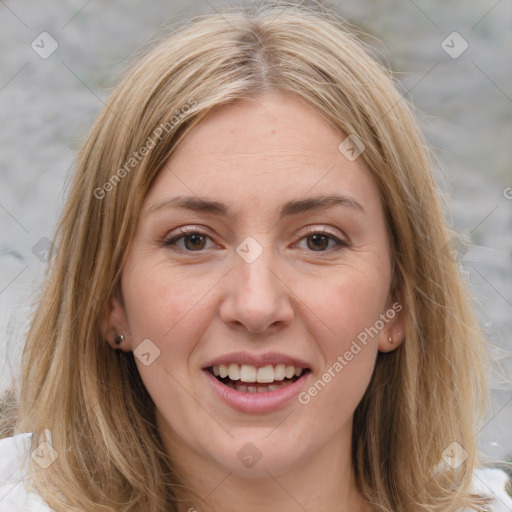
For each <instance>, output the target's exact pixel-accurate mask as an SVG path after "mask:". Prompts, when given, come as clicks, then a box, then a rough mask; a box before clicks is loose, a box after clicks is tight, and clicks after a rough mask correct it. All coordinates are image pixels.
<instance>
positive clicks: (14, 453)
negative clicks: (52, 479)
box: [0, 433, 512, 512]
mask: <svg viewBox="0 0 512 512" xmlns="http://www.w3.org/2000/svg"><path fill="white" fill-rule="evenodd" d="M31 436H32V434H31V433H24V434H17V435H15V436H13V437H6V438H4V439H0V512H54V510H53V509H51V508H50V507H49V506H48V505H47V504H46V503H45V502H44V501H43V499H42V498H41V496H39V494H35V493H34V492H30V493H29V492H27V490H26V489H25V485H24V479H25V477H26V474H27V465H26V463H27V462H28V461H27V460H26V459H25V465H24V466H23V468H21V465H22V463H23V462H24V461H23V458H24V457H26V455H27V454H28V450H29V449H30V441H31ZM50 442H51V439H50ZM40 446H41V447H42V449H41V450H39V451H38V450H34V452H33V453H32V457H34V458H35V457H40V458H41V459H40V460H41V461H42V462H41V464H42V465H43V464H49V463H50V462H51V461H52V458H55V457H58V454H56V452H55V451H53V453H52V448H51V444H49V445H46V446H42V445H40ZM55 454H56V455H55ZM508 480H509V479H508V476H507V475H506V473H505V472H504V471H502V470H500V469H492V468H485V469H475V471H474V473H473V489H472V490H473V492H479V493H481V494H484V495H486V496H491V497H493V501H492V505H491V509H490V510H491V512H512V499H511V498H510V496H509V495H508V494H507V492H506V490H505V486H506V484H507V482H508ZM462 512H470V511H468V510H466V511H462Z"/></svg>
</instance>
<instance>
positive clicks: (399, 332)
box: [379, 294, 405, 352]
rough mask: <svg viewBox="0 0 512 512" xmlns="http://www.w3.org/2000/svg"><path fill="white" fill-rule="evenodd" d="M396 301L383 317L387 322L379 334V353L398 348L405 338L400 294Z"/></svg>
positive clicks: (403, 313) (403, 314)
mask: <svg viewBox="0 0 512 512" xmlns="http://www.w3.org/2000/svg"><path fill="white" fill-rule="evenodd" d="M398 296H399V298H398V300H394V301H393V302H392V304H391V305H390V306H389V307H388V309H387V310H386V313H385V316H386V318H388V319H389V320H388V322H387V324H386V326H385V327H384V329H383V330H382V331H381V332H380V333H379V351H380V352H391V351H393V350H395V349H396V348H398V347H399V346H400V345H401V344H402V343H403V341H404V338H405V319H404V316H405V312H404V307H403V302H402V296H401V294H398Z"/></svg>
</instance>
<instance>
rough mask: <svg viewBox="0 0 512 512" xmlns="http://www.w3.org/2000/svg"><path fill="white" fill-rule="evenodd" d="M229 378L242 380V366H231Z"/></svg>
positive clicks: (232, 364)
mask: <svg viewBox="0 0 512 512" xmlns="http://www.w3.org/2000/svg"><path fill="white" fill-rule="evenodd" d="M229 378H230V379H231V380H240V366H238V365H237V364H234V363H231V364H230V365H229Z"/></svg>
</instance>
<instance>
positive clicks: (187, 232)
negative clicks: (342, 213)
mask: <svg viewBox="0 0 512 512" xmlns="http://www.w3.org/2000/svg"><path fill="white" fill-rule="evenodd" d="M178 231H179V233H180V234H179V235H174V236H171V237H170V238H166V239H165V240H163V241H162V243H163V245H164V246H165V247H168V248H171V249H172V250H177V251H181V252H188V253H194V252H199V253H200V252H204V250H205V249H203V250H198V251H189V250H187V249H181V248H178V247H176V242H178V241H179V240H181V239H182V238H183V239H185V238H186V237H188V236H192V235H201V236H205V237H207V238H210V239H211V237H210V236H209V235H208V234H207V233H205V232H203V231H200V230H198V229H196V228H190V229H186V228H178ZM313 235H323V236H327V237H328V238H330V239H331V240H334V241H335V242H336V245H337V247H334V248H331V249H330V250H329V249H328V250H325V251H311V252H312V253H331V252H336V251H340V250H342V249H345V248H347V247H349V244H348V243H347V242H345V241H343V240H340V239H339V238H338V237H336V236H334V235H333V234H332V233H329V231H327V230H325V229H323V230H322V229H307V230H306V234H305V235H304V236H303V237H302V238H301V239H300V240H304V239H305V238H309V237H311V236H313Z"/></svg>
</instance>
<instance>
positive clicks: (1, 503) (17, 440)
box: [0, 433, 53, 512]
mask: <svg viewBox="0 0 512 512" xmlns="http://www.w3.org/2000/svg"><path fill="white" fill-rule="evenodd" d="M31 438H32V434H31V433H24V434H17V435H14V436H12V437H6V438H4V439H0V512H53V511H52V509H51V508H50V507H49V506H48V505H47V504H46V503H45V502H44V501H43V499H42V498H41V497H40V496H39V495H38V494H35V493H34V492H28V491H27V489H26V488H25V480H26V478H27V465H28V461H29V456H30V453H29V451H30V446H31Z"/></svg>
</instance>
